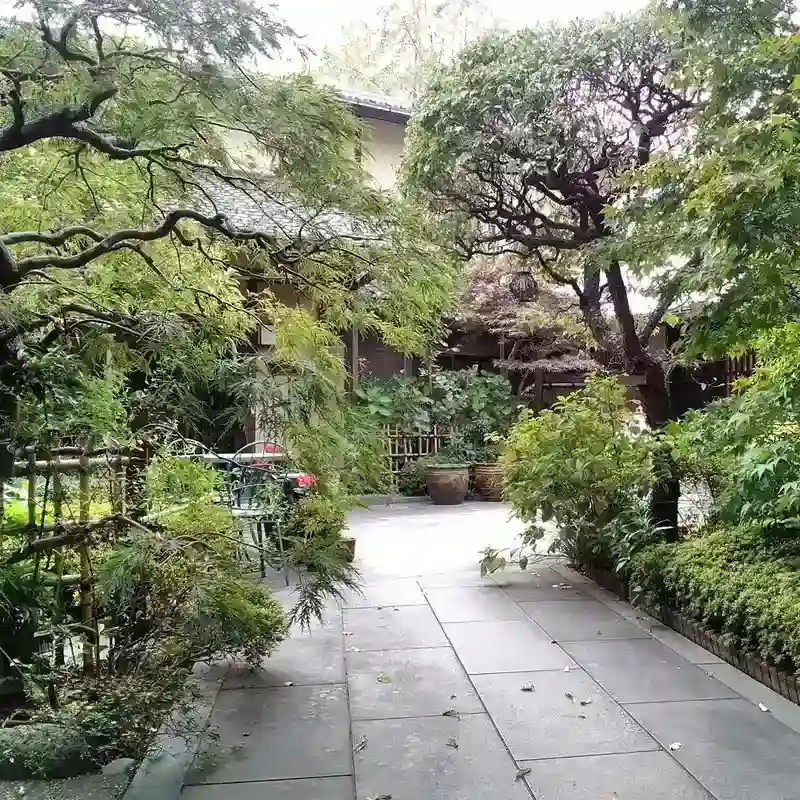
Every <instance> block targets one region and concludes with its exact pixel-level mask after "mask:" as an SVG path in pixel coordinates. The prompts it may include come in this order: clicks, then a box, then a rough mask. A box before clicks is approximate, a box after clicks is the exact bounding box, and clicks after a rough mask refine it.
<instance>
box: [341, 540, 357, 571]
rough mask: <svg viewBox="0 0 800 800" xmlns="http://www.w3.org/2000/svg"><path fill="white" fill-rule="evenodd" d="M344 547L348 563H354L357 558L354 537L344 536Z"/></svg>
mask: <svg viewBox="0 0 800 800" xmlns="http://www.w3.org/2000/svg"><path fill="white" fill-rule="evenodd" d="M342 546H343V547H344V551H345V554H346V555H345V557H346V559H347V561H348V563H351V564H352V563H353V561H355V558H356V540H355V539H354V538H353V537H352V536H342Z"/></svg>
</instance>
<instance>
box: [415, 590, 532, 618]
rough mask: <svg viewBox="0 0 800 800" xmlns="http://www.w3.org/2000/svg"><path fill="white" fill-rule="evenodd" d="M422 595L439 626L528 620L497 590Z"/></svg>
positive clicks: (442, 592)
mask: <svg viewBox="0 0 800 800" xmlns="http://www.w3.org/2000/svg"><path fill="white" fill-rule="evenodd" d="M425 594H426V596H427V598H428V602H429V603H430V605H431V608H432V609H433V610H434V613H435V614H436V616H437V617H438V618H439V621H440V622H491V621H494V620H501V621H502V620H523V621H526V620H527V619H528V618H527V616H526V615H525V612H524V611H523V610H522V609H521V608H520V607H519V606H518V605H517V604H516V603H514V601H513V600H511V599H509V598H508V596H507V595H506V594H505V593H504V592H503V590H502V589H500V588H498V587H497V586H485V587H484V586H470V587H461V588H450V589H428V590H426V592H425Z"/></svg>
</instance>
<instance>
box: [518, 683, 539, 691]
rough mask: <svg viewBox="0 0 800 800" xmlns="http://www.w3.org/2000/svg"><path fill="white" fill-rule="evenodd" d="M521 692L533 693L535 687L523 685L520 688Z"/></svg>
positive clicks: (529, 684) (527, 684)
mask: <svg viewBox="0 0 800 800" xmlns="http://www.w3.org/2000/svg"><path fill="white" fill-rule="evenodd" d="M521 691H523V692H535V691H536V687H535V686H534V685H533V684H532V683H523V684H522V687H521Z"/></svg>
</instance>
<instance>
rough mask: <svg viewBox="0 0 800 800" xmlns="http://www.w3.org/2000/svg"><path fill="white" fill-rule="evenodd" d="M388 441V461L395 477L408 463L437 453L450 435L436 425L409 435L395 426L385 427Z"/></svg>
mask: <svg viewBox="0 0 800 800" xmlns="http://www.w3.org/2000/svg"><path fill="white" fill-rule="evenodd" d="M386 438H387V439H388V440H389V461H390V465H391V470H392V475H397V474H398V473H399V472H400V471H401V470H402V469H403V467H404V466H405V465H406V464H408V463H409V462H414V461H416V460H417V459H419V458H424V457H425V456H432V455H435V454H436V453H438V452H439V451H440V450H441V449H442V447H443V446H444V445H445V444H447V442H448V441H449V440H450V434H449V433H448V432H447V431H446V430H445V429H443V428H439V427H437V426H436V425H434V426H433V428H431V429H430V430H429V431H421V432H417V433H411V432H409V431H405V430H403V429H402V428H400V427H398V426H397V425H387V426H386Z"/></svg>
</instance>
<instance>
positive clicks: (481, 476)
mask: <svg viewBox="0 0 800 800" xmlns="http://www.w3.org/2000/svg"><path fill="white" fill-rule="evenodd" d="M475 488H476V489H477V490H478V494H480V496H481V497H482V498H483V499H484V500H491V501H492V502H495V503H497V502H499V501H500V500H502V499H503V470H502V468H501V467H500V465H499V464H476V465H475Z"/></svg>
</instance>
